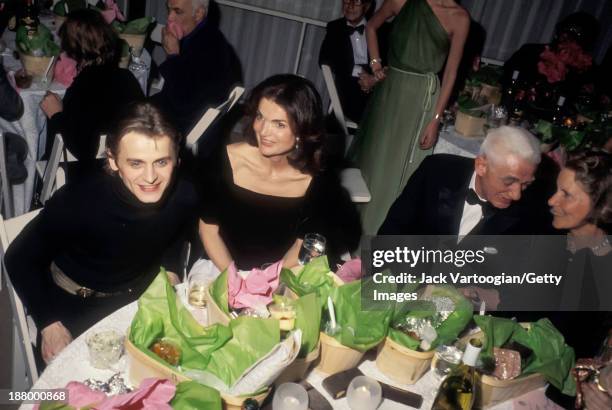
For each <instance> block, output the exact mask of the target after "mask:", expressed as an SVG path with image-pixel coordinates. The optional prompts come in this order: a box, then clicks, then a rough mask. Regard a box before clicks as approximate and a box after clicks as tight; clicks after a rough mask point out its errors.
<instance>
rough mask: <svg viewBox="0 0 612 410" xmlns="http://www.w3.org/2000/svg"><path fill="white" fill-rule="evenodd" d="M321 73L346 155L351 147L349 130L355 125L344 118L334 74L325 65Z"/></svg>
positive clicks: (355, 127) (355, 125)
mask: <svg viewBox="0 0 612 410" xmlns="http://www.w3.org/2000/svg"><path fill="white" fill-rule="evenodd" d="M321 71H322V72H323V80H325V87H326V88H327V93H328V94H329V98H330V100H331V104H330V109H331V111H333V113H334V117H335V118H336V121H338V124H339V125H340V128H341V129H342V132H343V133H344V136H345V147H346V150H345V154H346V152H347V151H348V150H349V148H350V146H351V142H352V141H353V135H352V133H351V132H350V131H349V129H350V130H356V129H357V124H355V123H354V122H353V121H351V120H349V119H348V118H346V117H345V116H344V110H343V109H342V104H341V103H340V95H339V94H338V89H337V88H336V81H335V80H334V73H332V70H331V68H330V67H329V66H328V65H327V64H322V65H321Z"/></svg>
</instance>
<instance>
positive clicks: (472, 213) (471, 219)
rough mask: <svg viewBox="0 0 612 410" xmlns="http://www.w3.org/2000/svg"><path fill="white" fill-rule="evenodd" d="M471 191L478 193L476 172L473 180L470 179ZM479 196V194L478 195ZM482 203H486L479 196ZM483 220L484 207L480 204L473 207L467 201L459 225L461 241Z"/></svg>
mask: <svg viewBox="0 0 612 410" xmlns="http://www.w3.org/2000/svg"><path fill="white" fill-rule="evenodd" d="M469 188H470V189H473V190H474V192H476V172H474V173H473V174H472V179H470V185H469ZM476 195H478V193H476ZM478 198H480V199H481V200H482V201H485V202H486V200H485V199H483V198H482V197H481V196H480V195H478ZM482 218H483V213H482V206H480V205H479V204H475V205H471V204H469V203H468V201H465V202H464V204H463V214H461V223H460V224H459V240H461V239H462V238H463V237H464V236H465V235H467V234H468V233H470V231H471V230H472V229H474V227H475V226H476V225H477V224H478V222H480V220H481V219H482Z"/></svg>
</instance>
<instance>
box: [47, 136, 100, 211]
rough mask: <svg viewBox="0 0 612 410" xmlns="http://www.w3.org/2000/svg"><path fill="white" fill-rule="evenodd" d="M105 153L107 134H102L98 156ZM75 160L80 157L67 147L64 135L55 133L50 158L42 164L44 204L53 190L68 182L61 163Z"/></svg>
mask: <svg viewBox="0 0 612 410" xmlns="http://www.w3.org/2000/svg"><path fill="white" fill-rule="evenodd" d="M105 155H106V134H103V135H101V136H100V142H99V144H98V151H96V158H104V157H105ZM75 161H78V159H77V158H76V157H75V156H74V155H73V154H72V153H71V152H70V151H69V150H68V149H67V148H66V145H65V144H64V139H63V138H62V135H61V134H59V133H58V134H55V140H54V141H53V147H52V148H51V154H50V155H49V160H48V161H47V163H46V165H42V167H44V172H42V181H43V186H42V190H41V192H40V202H41V203H42V204H43V205H44V204H45V202H47V200H48V199H49V198H51V195H53V192H55V191H56V190H58V189H60V188H61V187H62V186H64V185H65V184H66V171H65V170H64V169H63V168H62V167H60V164H61V163H63V164H66V163H68V162H75ZM39 163H40V162H39ZM37 165H38V164H37ZM37 168H38V166H37Z"/></svg>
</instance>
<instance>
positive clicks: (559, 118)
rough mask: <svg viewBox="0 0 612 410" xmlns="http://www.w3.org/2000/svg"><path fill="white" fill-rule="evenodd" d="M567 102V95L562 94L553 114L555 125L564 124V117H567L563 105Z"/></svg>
mask: <svg viewBox="0 0 612 410" xmlns="http://www.w3.org/2000/svg"><path fill="white" fill-rule="evenodd" d="M564 104H565V97H564V96H560V97H559V99H558V100H557V105H556V106H555V112H554V113H553V116H552V122H553V124H555V125H563V119H564V118H565V108H564V107H563V105H564Z"/></svg>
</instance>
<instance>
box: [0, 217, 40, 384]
mask: <svg viewBox="0 0 612 410" xmlns="http://www.w3.org/2000/svg"><path fill="white" fill-rule="evenodd" d="M39 212H40V209H37V210H36V211H32V212H29V213H27V214H23V215H20V216H18V217H15V218H11V219H7V220H4V218H3V217H2V215H0V244H1V246H2V273H3V274H5V275H6V283H7V288H8V289H7V290H8V293H9V297H10V300H11V307H12V310H13V331H14V332H15V336H16V337H15V338H14V340H16V341H18V343H15V346H13V350H14V351H13V378H14V380H13V384H14V386H17V387H19V388H24V389H29V388H30V387H31V385H32V384H34V383H36V380H38V370H37V368H36V361H35V359H34V349H33V348H32V339H34V341H35V340H36V328H35V326H32V325H33V323H34V322H33V321H31V319H30V321H28V316H27V314H26V311H25V308H24V306H23V304H22V303H21V299H20V298H19V295H17V293H16V292H15V289H14V288H13V285H12V284H11V280H10V278H9V277H8V275H7V274H6V269H5V267H4V255H5V253H6V250H7V248H8V247H9V245H10V244H11V242H13V240H14V239H15V238H16V237H17V235H19V233H20V232H21V231H22V230H23V228H24V227H25V226H26V225H27V224H28V223H29V222H30V221H31V220H32V219H34V217H36V215H38V213H39ZM28 322H31V325H30V326H29V325H28ZM32 327H33V329H32ZM19 359H21V360H22V361H21V362H20V361H19ZM23 363H26V364H27V367H26V368H23V367H20V365H22V364H23ZM20 370H21V371H20ZM22 377H24V379H22Z"/></svg>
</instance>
